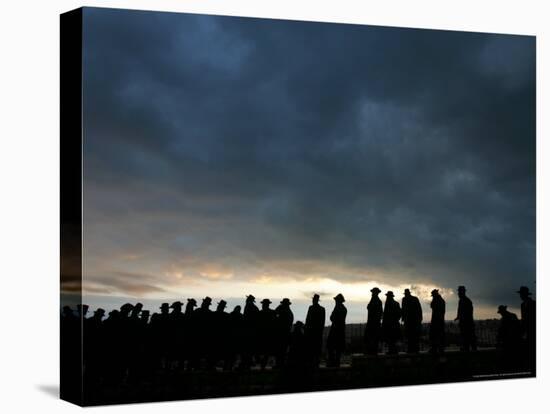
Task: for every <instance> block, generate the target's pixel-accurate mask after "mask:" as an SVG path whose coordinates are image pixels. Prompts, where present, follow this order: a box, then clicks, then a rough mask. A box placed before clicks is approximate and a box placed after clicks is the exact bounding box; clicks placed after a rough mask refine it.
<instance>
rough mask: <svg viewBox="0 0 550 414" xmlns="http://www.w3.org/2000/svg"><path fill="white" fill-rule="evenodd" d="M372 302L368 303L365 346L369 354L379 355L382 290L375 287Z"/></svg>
mask: <svg viewBox="0 0 550 414" xmlns="http://www.w3.org/2000/svg"><path fill="white" fill-rule="evenodd" d="M370 292H371V298H370V302H369V304H368V305H367V324H366V325H365V338H364V339H365V346H366V351H367V354H369V355H377V354H378V348H379V344H380V339H381V336H382V314H383V308H382V301H381V300H380V298H379V297H378V295H379V294H380V292H381V290H380V289H378V288H377V287H373V288H372V289H371V290H370Z"/></svg>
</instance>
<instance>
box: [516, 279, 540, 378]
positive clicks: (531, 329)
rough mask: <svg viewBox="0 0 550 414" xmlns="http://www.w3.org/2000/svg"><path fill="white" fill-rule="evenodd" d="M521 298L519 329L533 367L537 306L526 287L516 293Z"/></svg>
mask: <svg viewBox="0 0 550 414" xmlns="http://www.w3.org/2000/svg"><path fill="white" fill-rule="evenodd" d="M517 293H519V297H520V298H521V300H522V302H521V328H522V332H523V336H524V338H525V346H526V350H527V355H528V357H529V361H530V364H531V366H532V367H533V368H534V366H535V358H536V344H537V336H536V333H537V317H536V312H537V306H536V302H535V301H534V300H533V298H531V292H530V291H529V288H528V287H527V286H522V287H520V288H519V290H518V292H517Z"/></svg>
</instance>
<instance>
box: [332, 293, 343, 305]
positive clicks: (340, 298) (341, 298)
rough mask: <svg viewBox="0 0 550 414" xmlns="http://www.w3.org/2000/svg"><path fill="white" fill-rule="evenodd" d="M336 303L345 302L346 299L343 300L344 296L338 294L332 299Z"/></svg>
mask: <svg viewBox="0 0 550 414" xmlns="http://www.w3.org/2000/svg"><path fill="white" fill-rule="evenodd" d="M333 299H334V300H335V301H336V302H342V303H343V302H345V301H346V299H345V298H344V295H342V294H341V293H338V294H337V295H336V296H335V297H334V298H333Z"/></svg>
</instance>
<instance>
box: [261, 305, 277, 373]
mask: <svg viewBox="0 0 550 414" xmlns="http://www.w3.org/2000/svg"><path fill="white" fill-rule="evenodd" d="M260 303H261V304H262V309H260V313H259V314H258V356H259V359H260V367H261V368H262V369H264V368H265V367H266V366H267V362H268V360H269V357H271V356H273V355H275V351H276V345H277V344H276V341H277V339H278V338H277V333H278V332H277V314H276V313H275V310H274V309H271V308H270V307H269V305H270V304H271V301H270V300H269V299H263V300H262V301H261V302H260Z"/></svg>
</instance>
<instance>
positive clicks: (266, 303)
mask: <svg viewBox="0 0 550 414" xmlns="http://www.w3.org/2000/svg"><path fill="white" fill-rule="evenodd" d="M260 303H261V304H262V309H269V305H271V301H270V300H269V299H262V301H261V302H260Z"/></svg>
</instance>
